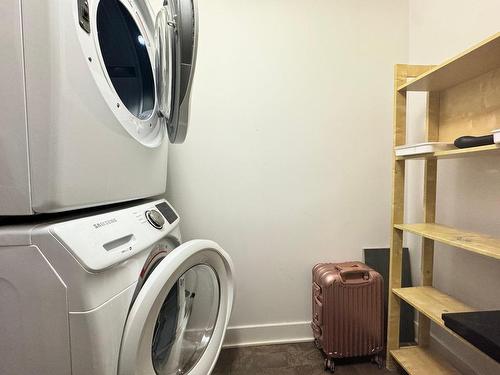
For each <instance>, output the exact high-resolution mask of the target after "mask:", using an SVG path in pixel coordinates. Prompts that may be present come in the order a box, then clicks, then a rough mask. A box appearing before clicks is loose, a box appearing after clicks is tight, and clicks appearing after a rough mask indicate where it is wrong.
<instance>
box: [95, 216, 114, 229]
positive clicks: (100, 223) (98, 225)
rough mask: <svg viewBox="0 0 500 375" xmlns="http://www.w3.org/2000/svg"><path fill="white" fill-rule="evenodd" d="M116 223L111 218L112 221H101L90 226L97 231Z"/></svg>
mask: <svg viewBox="0 0 500 375" xmlns="http://www.w3.org/2000/svg"><path fill="white" fill-rule="evenodd" d="M116 222H117V220H116V219H115V218H113V219H109V220H104V221H101V222H99V223H95V224H92V226H93V227H94V228H95V229H99V228H101V227H105V226H106V225H109V224H113V223H116Z"/></svg>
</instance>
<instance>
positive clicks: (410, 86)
mask: <svg viewBox="0 0 500 375" xmlns="http://www.w3.org/2000/svg"><path fill="white" fill-rule="evenodd" d="M499 67H500V33H497V34H495V35H493V36H492V37H490V38H488V39H486V40H485V41H483V42H481V43H479V44H478V45H476V46H474V47H472V48H470V49H468V50H467V51H465V52H463V53H461V54H460V55H458V56H456V57H454V58H452V59H449V60H448V61H446V62H444V63H443V64H441V65H438V66H436V67H434V68H433V69H431V70H429V71H428V72H426V73H424V74H422V75H420V76H418V77H417V78H415V79H414V80H411V81H409V82H407V83H405V84H403V85H401V86H399V87H398V91H400V92H404V91H442V90H445V89H447V88H450V87H453V86H455V85H458V84H459V83H462V82H465V81H468V80H470V79H473V78H475V77H478V76H480V75H482V74H484V73H487V72H489V71H491V70H493V69H496V68H499Z"/></svg>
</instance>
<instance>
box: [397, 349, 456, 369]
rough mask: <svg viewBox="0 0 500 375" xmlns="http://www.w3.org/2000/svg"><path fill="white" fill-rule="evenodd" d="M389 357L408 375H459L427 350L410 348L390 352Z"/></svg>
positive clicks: (449, 365) (447, 363) (440, 358)
mask: <svg viewBox="0 0 500 375" xmlns="http://www.w3.org/2000/svg"><path fill="white" fill-rule="evenodd" d="M390 353H391V355H392V356H393V358H394V359H395V360H396V362H398V363H399V364H400V365H401V367H403V369H404V370H405V371H406V372H408V374H410V375H429V374H432V375H460V374H461V372H460V371H458V370H457V369H456V368H455V367H453V366H452V365H451V364H450V363H449V362H448V361H446V360H445V359H444V358H442V357H441V356H439V355H437V354H435V353H432V352H431V351H430V350H428V349H424V348H421V347H418V346H410V347H406V348H401V349H397V350H391V352H390Z"/></svg>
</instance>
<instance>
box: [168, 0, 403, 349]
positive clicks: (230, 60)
mask: <svg viewBox="0 0 500 375" xmlns="http://www.w3.org/2000/svg"><path fill="white" fill-rule="evenodd" d="M199 10H200V24H201V30H200V44H199V56H198V65H197V72H196V79H195V84H194V92H193V98H192V119H191V124H190V125H191V128H190V130H189V134H188V139H187V141H186V143H184V144H182V145H178V146H173V147H172V148H171V153H170V159H169V180H168V181H169V183H168V190H167V198H168V199H169V200H170V201H171V202H172V203H173V205H174V207H176V209H177V210H178V211H179V212H180V214H181V216H182V220H183V224H182V225H183V227H182V230H183V235H184V238H185V239H191V238H200V237H206V238H210V239H214V240H216V241H218V242H219V243H220V244H221V245H222V246H223V247H224V248H226V249H227V250H228V251H229V253H230V254H231V256H232V257H233V260H234V263H235V265H236V278H237V280H236V281H237V300H236V304H235V308H234V312H233V316H232V319H231V323H230V326H231V327H233V328H232V329H230V330H229V333H228V344H241V343H257V342H265V341H279V340H301V339H309V338H310V337H311V332H310V328H309V325H308V321H310V316H311V312H310V310H311V307H310V298H311V292H310V280H311V275H310V272H311V268H312V266H313V265H314V264H315V263H316V262H320V261H343V260H351V259H362V248H363V247H373V246H387V245H388V236H389V233H390V231H389V220H390V164H391V159H390V158H391V145H392V139H391V132H392V125H391V124H392V85H393V84H392V77H393V65H394V64H395V63H398V62H405V61H406V60H407V40H408V34H407V31H408V23H407V20H408V7H407V1H401V0H379V1H371V0H314V1H309V2H304V1H302V0H266V1H264V0H254V1H242V0H210V1H208V0H207V1H204V0H200V1H199Z"/></svg>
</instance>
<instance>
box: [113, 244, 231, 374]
mask: <svg viewBox="0 0 500 375" xmlns="http://www.w3.org/2000/svg"><path fill="white" fill-rule="evenodd" d="M232 273H233V266H232V263H231V260H230V258H229V256H228V255H227V254H226V252H224V250H222V249H221V248H220V246H219V245H217V244H216V243H214V242H212V241H206V240H195V241H190V242H186V243H185V244H182V245H180V246H179V247H177V248H176V249H174V250H173V251H172V252H170V253H169V254H168V255H167V256H165V257H164V258H163V259H162V260H161V261H160V262H159V263H158V264H157V265H156V267H155V268H154V270H153V271H152V272H151V273H150V274H149V276H148V277H147V279H146V281H145V282H144V284H143V285H142V287H141V288H140V291H139V292H138V294H137V295H136V297H135V300H134V302H133V304H132V306H131V308H130V312H129V316H128V318H127V322H126V325H125V330H124V334H123V339H122V347H121V352H120V359H119V370H118V374H119V375H132V374H134V375H137V374H141V375H142V374H146V375H149V374H151V375H155V374H156V375H180V374H190V375H207V374H209V373H210V371H211V370H212V368H213V366H214V365H215V362H216V360H217V357H218V354H219V352H220V348H221V345H222V341H223V339H224V333H225V330H226V327H227V323H228V320H229V317H230V314H231V308H232V303H233V278H232Z"/></svg>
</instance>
